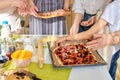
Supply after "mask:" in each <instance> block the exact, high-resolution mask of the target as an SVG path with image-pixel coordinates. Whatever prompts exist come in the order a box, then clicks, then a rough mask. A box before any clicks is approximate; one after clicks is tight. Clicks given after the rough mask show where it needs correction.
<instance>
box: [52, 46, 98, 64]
mask: <svg viewBox="0 0 120 80" xmlns="http://www.w3.org/2000/svg"><path fill="white" fill-rule="evenodd" d="M52 57H53V60H54V61H55V63H54V64H56V65H58V66H61V65H79V64H95V63H97V61H96V59H95V57H94V55H93V54H92V52H91V51H90V50H89V49H88V48H86V47H85V46H84V45H83V44H70V45H66V46H58V47H56V48H55V49H54V50H53V52H52Z"/></svg>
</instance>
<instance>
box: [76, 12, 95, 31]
mask: <svg viewBox="0 0 120 80" xmlns="http://www.w3.org/2000/svg"><path fill="white" fill-rule="evenodd" d="M95 15H96V14H87V13H84V19H83V20H82V21H87V20H88V19H90V18H91V17H92V16H95ZM92 25H93V24H92ZM92 25H90V26H82V25H80V27H79V31H78V32H83V31H86V30H88V29H89V28H91V26H92Z"/></svg>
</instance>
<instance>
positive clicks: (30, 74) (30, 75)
mask: <svg viewBox="0 0 120 80" xmlns="http://www.w3.org/2000/svg"><path fill="white" fill-rule="evenodd" d="M21 72H23V73H24V74H26V76H29V77H30V78H32V79H33V80H42V79H40V78H37V77H36V75H35V74H33V73H31V72H29V71H26V70H21Z"/></svg>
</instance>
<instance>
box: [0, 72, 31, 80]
mask: <svg viewBox="0 0 120 80" xmlns="http://www.w3.org/2000/svg"><path fill="white" fill-rule="evenodd" d="M0 80H31V79H30V77H28V76H27V75H26V74H24V73H22V72H20V71H18V70H7V71H1V72H0Z"/></svg>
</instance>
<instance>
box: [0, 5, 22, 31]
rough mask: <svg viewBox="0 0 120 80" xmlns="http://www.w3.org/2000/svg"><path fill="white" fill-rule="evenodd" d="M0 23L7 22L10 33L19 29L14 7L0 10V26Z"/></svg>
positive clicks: (18, 18)
mask: <svg viewBox="0 0 120 80" xmlns="http://www.w3.org/2000/svg"><path fill="white" fill-rule="evenodd" d="M2 21H8V24H10V26H11V31H17V29H21V25H20V17H19V15H18V14H17V10H16V8H15V7H9V8H7V9H2V10H0V25H2Z"/></svg>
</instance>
